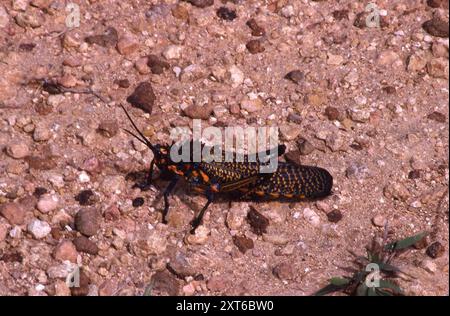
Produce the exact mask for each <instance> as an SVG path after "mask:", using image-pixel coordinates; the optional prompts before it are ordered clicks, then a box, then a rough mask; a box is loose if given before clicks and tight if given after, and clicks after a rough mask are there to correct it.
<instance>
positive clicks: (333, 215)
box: [327, 210, 342, 223]
mask: <svg viewBox="0 0 450 316" xmlns="http://www.w3.org/2000/svg"><path fill="white" fill-rule="evenodd" d="M327 218H328V221H330V222H332V223H337V222H339V221H340V220H341V219H342V213H341V211H339V210H332V211H331V212H329V213H327Z"/></svg>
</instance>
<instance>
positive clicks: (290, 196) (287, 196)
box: [283, 194, 294, 199]
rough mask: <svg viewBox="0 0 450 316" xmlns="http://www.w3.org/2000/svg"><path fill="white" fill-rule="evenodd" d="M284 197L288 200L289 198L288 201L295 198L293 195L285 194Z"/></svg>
mask: <svg viewBox="0 0 450 316" xmlns="http://www.w3.org/2000/svg"><path fill="white" fill-rule="evenodd" d="M283 196H284V197H286V198H288V199H291V198H293V197H294V195H293V194H283Z"/></svg>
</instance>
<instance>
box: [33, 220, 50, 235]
mask: <svg viewBox="0 0 450 316" xmlns="http://www.w3.org/2000/svg"><path fill="white" fill-rule="evenodd" d="M27 230H28V232H30V233H31V235H33V237H34V238H35V239H42V238H44V237H46V236H47V235H49V234H50V232H51V230H52V229H51V227H50V225H49V224H48V223H47V222H44V221H40V220H38V219H33V220H32V221H31V222H30V223H29V224H28V226H27Z"/></svg>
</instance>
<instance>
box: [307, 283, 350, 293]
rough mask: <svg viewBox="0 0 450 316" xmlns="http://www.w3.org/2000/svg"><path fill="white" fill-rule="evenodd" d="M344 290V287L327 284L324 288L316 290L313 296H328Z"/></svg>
mask: <svg viewBox="0 0 450 316" xmlns="http://www.w3.org/2000/svg"><path fill="white" fill-rule="evenodd" d="M344 288H345V286H337V285H333V284H328V285H327V286H325V287H324V288H322V289H320V290H318V291H317V292H316V293H314V294H313V295H314V296H323V295H327V294H330V293H333V292H337V291H341V290H343V289H344Z"/></svg>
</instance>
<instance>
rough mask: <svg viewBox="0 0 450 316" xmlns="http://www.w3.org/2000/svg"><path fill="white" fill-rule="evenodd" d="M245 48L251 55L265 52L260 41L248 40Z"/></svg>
mask: <svg viewBox="0 0 450 316" xmlns="http://www.w3.org/2000/svg"><path fill="white" fill-rule="evenodd" d="M245 46H246V47H247V49H248V51H249V52H250V53H252V54H258V53H262V52H264V51H265V50H266V49H265V48H264V46H263V45H262V42H261V41H260V40H250V41H248V42H247V44H246V45H245Z"/></svg>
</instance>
